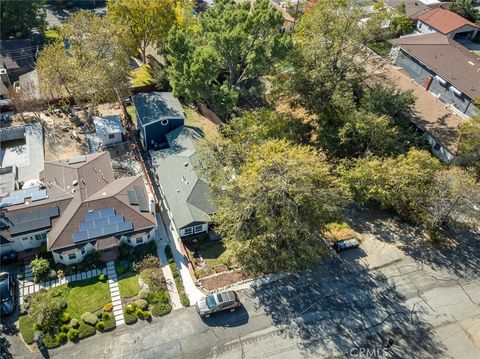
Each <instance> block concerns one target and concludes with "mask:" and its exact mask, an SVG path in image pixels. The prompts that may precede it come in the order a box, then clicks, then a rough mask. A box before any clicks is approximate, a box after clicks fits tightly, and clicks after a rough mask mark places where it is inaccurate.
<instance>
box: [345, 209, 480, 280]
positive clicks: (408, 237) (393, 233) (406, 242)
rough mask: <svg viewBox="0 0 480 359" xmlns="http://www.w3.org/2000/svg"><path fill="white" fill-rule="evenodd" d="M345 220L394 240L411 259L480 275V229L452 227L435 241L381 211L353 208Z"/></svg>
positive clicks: (467, 275) (462, 275)
mask: <svg viewBox="0 0 480 359" xmlns="http://www.w3.org/2000/svg"><path fill="white" fill-rule="evenodd" d="M347 221H348V223H349V224H350V226H351V227H352V228H353V229H355V230H356V231H357V232H359V233H362V234H373V235H374V236H375V237H376V238H377V239H379V240H381V241H384V242H388V243H395V244H397V245H399V246H400V247H401V249H402V250H403V251H404V252H405V253H406V254H407V255H409V256H410V257H412V258H413V259H414V260H416V261H419V262H421V263H424V264H426V265H428V266H430V267H432V268H433V269H438V270H445V271H447V272H450V273H452V274H455V275H457V276H458V277H460V278H468V279H472V278H475V277H478V276H479V275H480V256H479V255H478V253H479V251H480V230H475V229H468V228H463V229H454V228H453V229H451V232H450V233H449V238H446V239H445V240H443V241H439V242H438V243H435V242H432V241H430V240H428V238H427V236H426V234H425V233H424V232H423V230H422V229H421V228H419V227H414V226H412V225H409V224H408V223H405V222H403V221H401V220H399V219H397V220H394V219H393V216H392V215H390V214H388V213H386V212H382V211H371V210H361V211H355V213H354V214H352V215H349V216H347Z"/></svg>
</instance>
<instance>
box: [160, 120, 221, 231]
mask: <svg viewBox="0 0 480 359" xmlns="http://www.w3.org/2000/svg"><path fill="white" fill-rule="evenodd" d="M202 135H203V133H202V132H201V130H199V129H198V128H194V127H188V126H182V127H179V128H177V129H175V130H173V131H172V132H170V133H168V134H167V136H166V137H167V141H168V144H169V148H167V149H164V150H161V151H155V152H153V153H152V154H151V156H152V162H153V167H154V168H155V175H156V177H157V183H158V184H159V189H160V192H161V195H162V201H163V206H164V207H165V209H166V210H167V213H168V216H169V218H170V220H171V221H172V223H173V225H174V227H175V228H172V229H174V230H176V232H177V233H178V235H179V237H181V238H182V239H184V238H187V237H191V236H194V235H198V234H202V233H206V232H207V231H208V223H209V220H210V215H211V214H213V213H215V208H214V206H213V205H212V203H211V199H210V194H209V191H210V189H209V186H208V184H207V182H206V180H205V179H204V178H202V177H200V176H199V175H198V174H197V172H196V171H195V168H194V165H195V161H196V154H195V142H196V141H197V140H198V139H199V138H201V137H202Z"/></svg>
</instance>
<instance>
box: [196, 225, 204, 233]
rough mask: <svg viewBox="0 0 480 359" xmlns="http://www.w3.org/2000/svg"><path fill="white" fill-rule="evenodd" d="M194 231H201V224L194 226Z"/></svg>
mask: <svg viewBox="0 0 480 359" xmlns="http://www.w3.org/2000/svg"><path fill="white" fill-rule="evenodd" d="M194 231H195V233H198V232H202V231H203V225H202V224H200V225H198V226H195V227H194Z"/></svg>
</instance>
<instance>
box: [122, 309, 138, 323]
mask: <svg viewBox="0 0 480 359" xmlns="http://www.w3.org/2000/svg"><path fill="white" fill-rule="evenodd" d="M123 318H124V319H125V324H127V325H131V324H135V323H136V322H137V320H138V318H137V316H136V315H135V314H133V313H129V312H128V311H127V310H124V311H123Z"/></svg>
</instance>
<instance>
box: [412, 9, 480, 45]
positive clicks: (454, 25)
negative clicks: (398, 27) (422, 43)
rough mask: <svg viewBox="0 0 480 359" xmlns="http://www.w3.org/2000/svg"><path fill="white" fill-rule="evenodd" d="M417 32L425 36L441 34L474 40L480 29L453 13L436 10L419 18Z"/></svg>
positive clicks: (453, 37)
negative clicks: (434, 33) (435, 33)
mask: <svg viewBox="0 0 480 359" xmlns="http://www.w3.org/2000/svg"><path fill="white" fill-rule="evenodd" d="M417 30H418V31H420V32H422V33H424V34H428V33H432V32H439V33H441V34H443V35H447V36H449V37H450V38H452V39H459V38H464V39H471V40H473V39H475V38H476V36H477V35H478V31H479V30H480V27H479V26H478V25H476V24H474V23H473V22H471V21H468V20H467V19H465V18H463V17H461V16H460V15H457V14H456V13H454V12H452V11H449V10H445V9H442V8H436V9H433V10H431V11H429V12H427V13H426V14H424V15H422V16H420V17H419V18H418V22H417Z"/></svg>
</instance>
